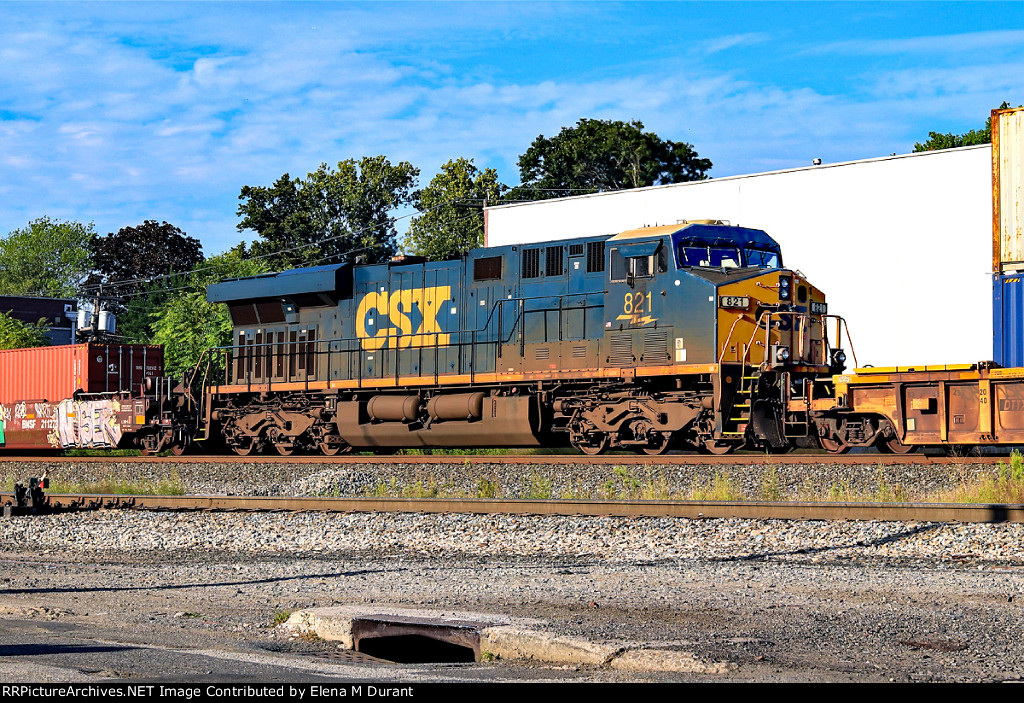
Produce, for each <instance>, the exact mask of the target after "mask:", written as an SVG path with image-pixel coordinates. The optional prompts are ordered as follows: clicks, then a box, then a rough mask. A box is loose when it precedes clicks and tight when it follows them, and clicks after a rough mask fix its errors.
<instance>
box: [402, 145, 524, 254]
mask: <svg viewBox="0 0 1024 703" xmlns="http://www.w3.org/2000/svg"><path fill="white" fill-rule="evenodd" d="M504 189H505V186H503V185H501V184H500V183H499V182H498V172H497V171H495V170H494V169H493V168H488V169H484V170H483V171H480V170H478V169H477V168H476V166H474V165H473V160H472V159H462V158H460V159H455V160H454V161H449V162H448V163H446V164H444V166H442V167H441V171H440V173H438V174H437V175H436V176H434V177H433V178H432V179H431V180H430V184H429V185H428V186H427V187H426V188H424V189H422V190H420V191H417V192H416V193H414V195H413V198H414V204H415V205H416V209H417V210H419V211H420V213H421V214H420V215H417V216H416V217H414V218H412V221H411V222H410V224H409V233H408V235H407V238H406V240H405V245H406V247H408V249H409V250H411V251H412V252H413V253H415V254H419V255H420V256H426V257H429V258H431V259H433V260H435V261H439V260H443V259H456V258H458V257H460V256H462V255H463V254H465V253H466V252H467V251H469V250H470V249H472V248H474V247H480V246H483V239H484V204H485V203H492V204H493V203H494V202H495V201H497V200H498V198H500V197H501V193H502V191H503V190H504Z"/></svg>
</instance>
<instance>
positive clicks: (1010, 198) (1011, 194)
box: [992, 108, 1024, 273]
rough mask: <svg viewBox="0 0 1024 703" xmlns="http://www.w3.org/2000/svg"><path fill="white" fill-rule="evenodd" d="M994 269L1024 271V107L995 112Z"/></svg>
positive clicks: (993, 131) (993, 146) (993, 173)
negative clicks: (1022, 230)
mask: <svg viewBox="0 0 1024 703" xmlns="http://www.w3.org/2000/svg"><path fill="white" fill-rule="evenodd" d="M992 117H993V119H992V148H993V153H992V186H993V188H994V192H993V194H992V204H993V207H994V213H993V217H992V224H993V228H994V232H993V235H994V236H995V244H994V245H993V247H992V253H993V256H994V257H995V260H994V261H993V270H994V271H997V272H1007V273H1008V272H1011V271H1021V270H1024V236H1022V234H1021V223H1022V221H1024V214H1022V212H1021V208H1024V201H1022V197H1024V173H1022V170H1024V108H1016V109H1013V110H999V111H994V112H993V115H992Z"/></svg>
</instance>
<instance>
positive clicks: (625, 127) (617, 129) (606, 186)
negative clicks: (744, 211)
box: [513, 119, 711, 199]
mask: <svg viewBox="0 0 1024 703" xmlns="http://www.w3.org/2000/svg"><path fill="white" fill-rule="evenodd" d="M643 128H644V125H643V123H642V122H639V121H637V120H634V121H632V122H621V121H613V120H592V119H581V120H580V121H579V122H577V123H576V126H575V127H563V128H562V131H561V132H559V133H558V134H557V135H556V136H554V137H550V138H548V137H545V136H544V135H543V134H542V135H540V136H538V137H537V138H536V139H534V140H533V143H532V144H531V145H530V148H529V149H527V150H526V153H524V154H523V155H522V156H520V157H519V175H520V180H521V182H522V185H521V186H518V187H517V188H516V189H515V190H514V194H513V197H517V198H532V199H543V198H553V197H560V196H563V195H572V194H574V193H578V192H599V191H604V190H619V189H622V188H639V187H643V186H651V185H661V184H666V183H681V182H684V181H699V180H703V179H705V178H707V172H708V170H710V169H711V161H710V160H709V159H702V158H700V157H699V156H698V155H697V152H696V151H694V149H693V146H692V145H690V144H687V143H685V142H673V141H668V140H663V139H661V138H660V137H658V135H656V134H654V133H652V132H644V131H643Z"/></svg>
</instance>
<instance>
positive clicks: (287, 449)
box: [274, 444, 295, 456]
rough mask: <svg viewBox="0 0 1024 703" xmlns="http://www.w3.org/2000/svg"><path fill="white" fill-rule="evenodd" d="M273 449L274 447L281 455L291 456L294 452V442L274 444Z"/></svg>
mask: <svg viewBox="0 0 1024 703" xmlns="http://www.w3.org/2000/svg"><path fill="white" fill-rule="evenodd" d="M274 449H276V450H277V453H278V454H280V455H281V456H291V455H292V454H294V453H295V445H294V444H275V445H274Z"/></svg>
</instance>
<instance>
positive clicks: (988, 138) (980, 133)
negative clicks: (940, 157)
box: [914, 100, 1010, 152]
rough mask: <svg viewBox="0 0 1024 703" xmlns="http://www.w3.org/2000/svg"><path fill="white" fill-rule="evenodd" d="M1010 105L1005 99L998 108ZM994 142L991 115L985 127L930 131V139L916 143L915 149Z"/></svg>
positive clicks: (934, 149) (948, 147) (932, 149)
mask: <svg viewBox="0 0 1024 703" xmlns="http://www.w3.org/2000/svg"><path fill="white" fill-rule="evenodd" d="M1008 107H1010V104H1009V103H1008V102H1006V101H1005V100H1004V101H1003V104H1002V105H1000V106H999V108H998V109H1000V110H1005V109H1006V108H1008ZM991 142H992V116H991V115H989V116H988V119H986V120H985V127H984V129H972V130H971V131H969V132H964V133H963V134H953V133H952V132H947V133H945V134H940V133H939V132H928V141H926V142H924V143H923V144H922V143H921V142H918V143H916V144H914V151H915V152H919V151H938V150H940V149H954V148H956V147H958V146H974V145H975V144H990V143H991Z"/></svg>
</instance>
